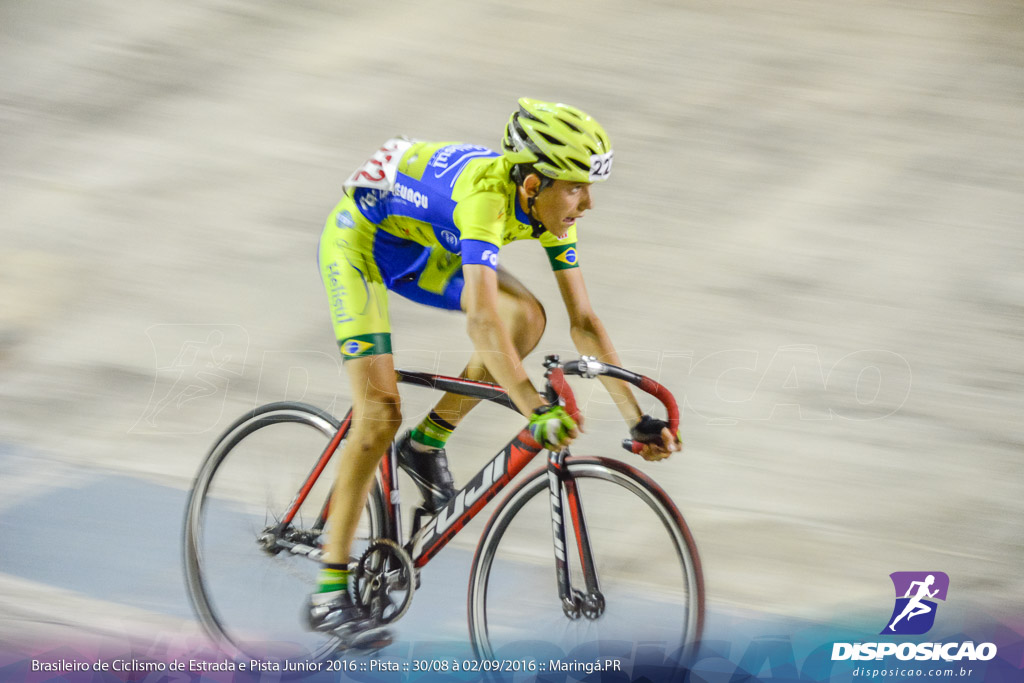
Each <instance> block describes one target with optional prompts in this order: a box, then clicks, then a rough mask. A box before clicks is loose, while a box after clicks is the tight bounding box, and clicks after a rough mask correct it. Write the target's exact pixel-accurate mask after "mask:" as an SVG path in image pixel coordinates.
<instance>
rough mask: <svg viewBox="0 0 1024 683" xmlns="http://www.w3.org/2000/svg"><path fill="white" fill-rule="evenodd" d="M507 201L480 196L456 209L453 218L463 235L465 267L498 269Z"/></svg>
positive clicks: (494, 194) (497, 196) (489, 194)
mask: <svg viewBox="0 0 1024 683" xmlns="http://www.w3.org/2000/svg"><path fill="white" fill-rule="evenodd" d="M506 203H507V199H506V198H505V197H504V196H502V195H501V194H499V193H497V192H478V193H476V194H473V195H470V196H469V197H466V198H465V199H463V200H462V201H460V202H459V203H458V204H456V205H455V212H454V215H453V218H454V220H455V226H456V227H457V228H458V229H459V232H460V233H461V235H462V264H463V265H481V266H487V267H489V268H494V269H495V270H497V268H498V245H500V244H501V232H502V230H503V229H504V226H505V204H506Z"/></svg>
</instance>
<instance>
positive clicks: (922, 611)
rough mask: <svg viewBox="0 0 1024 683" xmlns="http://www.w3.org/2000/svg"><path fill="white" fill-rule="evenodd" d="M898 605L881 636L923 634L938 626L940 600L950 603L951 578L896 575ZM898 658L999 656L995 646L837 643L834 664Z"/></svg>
mask: <svg viewBox="0 0 1024 683" xmlns="http://www.w3.org/2000/svg"><path fill="white" fill-rule="evenodd" d="M889 578H891V579H892V584H893V588H894V589H895V590H896V604H895V605H894V606H893V608H892V615H891V616H890V617H889V620H888V621H887V622H886V627H885V628H884V629H883V630H882V632H881V633H880V634H879V635H901V636H908V635H921V634H923V633H927V632H928V631H930V630H931V628H932V626H933V625H934V624H935V613H936V610H937V603H936V602H935V601H936V600H942V601H945V600H946V593H947V592H948V591H949V576H947V575H946V574H944V573H943V572H893V573H892V574H890V575H889ZM890 656H895V657H896V658H897V659H899V660H902V661H907V660H912V659H913V660H918V661H927V660H932V661H937V660H939V659H942V660H944V661H947V662H950V661H959V660H968V661H978V660H981V661H988V660H990V659H992V658H994V657H995V656H996V646H995V644H993V643H979V644H977V645H975V644H974V642H972V641H969V640H968V641H965V642H963V643H958V642H950V643H834V644H833V645H832V661H840V660H844V659H852V660H860V661H864V660H872V659H873V660H880V659H885V658H886V657H890Z"/></svg>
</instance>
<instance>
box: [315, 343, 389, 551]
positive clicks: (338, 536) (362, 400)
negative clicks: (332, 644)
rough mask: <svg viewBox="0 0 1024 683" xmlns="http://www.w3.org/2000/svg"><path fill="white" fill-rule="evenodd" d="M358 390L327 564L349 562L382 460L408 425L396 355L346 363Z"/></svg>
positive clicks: (340, 469)
mask: <svg viewBox="0 0 1024 683" xmlns="http://www.w3.org/2000/svg"><path fill="white" fill-rule="evenodd" d="M345 371H346V372H347V373H348V376H349V382H350V384H351V386H352V427H351V428H350V430H349V433H348V436H347V438H346V439H345V446H344V448H342V451H341V454H340V456H339V457H338V470H337V479H336V481H335V484H334V493H333V495H332V496H331V510H330V513H329V516H328V522H329V523H328V534H327V544H326V546H325V548H324V550H325V558H324V559H325V560H326V561H327V562H329V563H338V564H342V563H346V562H348V561H349V553H350V552H351V548H352V540H353V537H354V536H355V533H356V527H357V526H358V524H359V517H360V515H361V514H362V511H363V506H364V505H365V504H366V497H367V495H368V494H369V491H370V487H371V486H372V485H373V477H374V474H375V472H376V469H377V465H378V463H379V462H380V459H381V456H383V455H384V453H385V452H386V451H387V449H388V446H389V445H390V444H391V441H392V440H393V439H394V437H395V433H396V432H397V431H398V427H399V425H400V424H401V421H402V413H401V402H400V400H399V397H398V385H397V383H396V379H395V363H394V359H393V357H392V356H391V354H382V355H379V356H364V357H362V358H354V359H352V360H349V361H346V362H345Z"/></svg>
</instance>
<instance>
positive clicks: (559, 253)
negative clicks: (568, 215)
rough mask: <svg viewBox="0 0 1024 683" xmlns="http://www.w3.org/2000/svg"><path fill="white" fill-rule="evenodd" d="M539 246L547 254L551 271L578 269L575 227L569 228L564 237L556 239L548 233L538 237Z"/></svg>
mask: <svg viewBox="0 0 1024 683" xmlns="http://www.w3.org/2000/svg"><path fill="white" fill-rule="evenodd" d="M539 241H540V244H541V246H542V247H544V251H546V252H547V254H548V260H549V261H550V262H551V270H566V269H567V268H578V267H579V265H580V262H579V257H578V256H577V253H576V226H575V225H573V226H572V227H571V228H569V232H568V233H566V235H565V237H563V238H562V239H558V238H557V237H555V236H554V235H552V234H551V233H550V232H545V233H544V234H543V235H541V236H540V240H539Z"/></svg>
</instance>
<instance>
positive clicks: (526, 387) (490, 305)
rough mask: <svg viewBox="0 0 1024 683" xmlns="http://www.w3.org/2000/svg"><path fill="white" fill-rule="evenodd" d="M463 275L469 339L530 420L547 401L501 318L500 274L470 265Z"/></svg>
mask: <svg viewBox="0 0 1024 683" xmlns="http://www.w3.org/2000/svg"><path fill="white" fill-rule="evenodd" d="M462 272H463V277H465V280H466V284H465V287H464V288H463V290H462V308H463V310H465V312H466V331H467V332H468V333H469V338H470V339H471V340H472V342H473V346H474V347H475V348H476V350H477V352H479V353H480V355H481V356H483V359H484V365H485V366H486V367H487V371H488V372H490V373H491V376H492V377H494V379H495V381H497V383H498V384H500V385H501V386H503V387H505V390H506V391H508V395H509V397H510V398H511V399H512V402H513V403H515V404H516V407H517V408H518V409H519V412H521V413H522V414H523V415H525V416H529V415H530V414H531V413H532V412H533V411H534V409H536V408H539V407H540V406H542V405H544V401H543V399H542V398H541V396H540V394H539V393H538V392H537V389H536V388H535V387H534V386H533V383H532V382H531V381H530V378H529V377H528V376H527V374H526V370H525V369H524V368H523V363H522V359H520V358H519V353H518V352H517V351H516V347H515V345H514V344H513V343H512V337H511V336H510V335H509V332H508V329H507V328H506V327H505V323H504V322H503V321H502V320H501V317H500V316H499V315H498V273H497V271H495V270H492V269H491V268H488V267H487V266H481V265H469V264H468V265H465V266H463V268H462Z"/></svg>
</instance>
